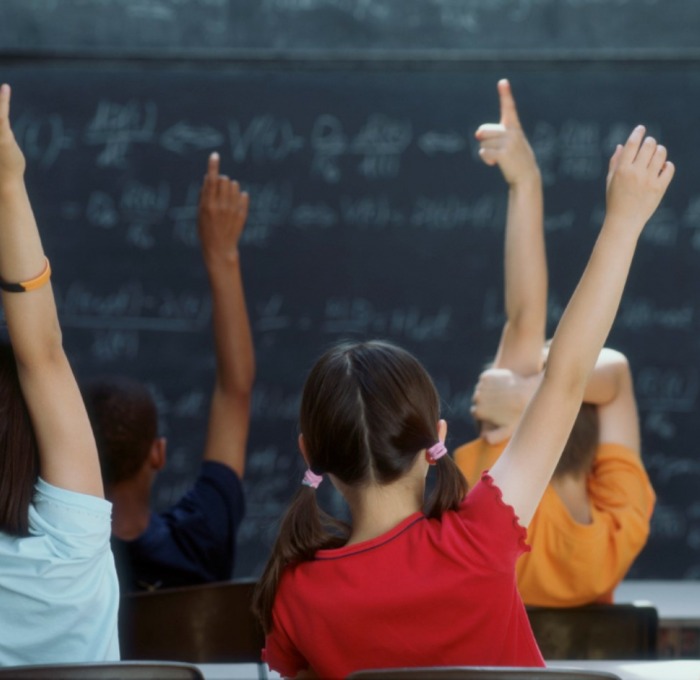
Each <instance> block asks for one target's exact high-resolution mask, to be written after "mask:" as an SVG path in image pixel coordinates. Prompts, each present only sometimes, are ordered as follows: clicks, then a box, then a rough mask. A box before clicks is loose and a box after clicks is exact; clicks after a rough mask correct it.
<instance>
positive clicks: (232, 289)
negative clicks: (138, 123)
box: [198, 154, 255, 477]
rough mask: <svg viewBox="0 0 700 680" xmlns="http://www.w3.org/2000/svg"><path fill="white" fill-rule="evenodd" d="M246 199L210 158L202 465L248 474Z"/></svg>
mask: <svg viewBox="0 0 700 680" xmlns="http://www.w3.org/2000/svg"><path fill="white" fill-rule="evenodd" d="M248 204H249V199H248V194H247V193H246V192H242V191H241V190H240V187H239V186H238V182H233V181H230V180H229V179H228V177H226V176H223V175H219V156H218V154H212V155H211V156H210V157H209V165H208V168H207V174H206V176H205V178H204V182H203V184H202V191H201V194H200V201H199V220H198V229H199V239H200V242H201V245H202V256H203V257H204V264H205V266H206V268H207V273H208V275H209V284H210V286H211V294H212V301H213V321H214V341H215V346H216V347H215V349H216V383H215V386H214V392H213V394H212V399H211V406H210V409H209V426H208V430H207V440H206V445H205V449H204V460H212V461H217V462H220V463H224V464H225V465H228V466H229V467H230V468H232V469H233V470H234V471H235V472H236V474H238V476H239V477H243V472H244V470H245V453H246V445H247V442H248V430H249V426H250V402H251V394H252V390H253V381H254V379H255V355H254V351H253V338H252V335H251V332H250V322H249V321H248V311H247V309H246V303H245V295H244V293H243V281H242V278H241V266H240V255H239V252H238V244H239V241H240V237H241V234H242V233H243V227H244V226H245V221H246V218H247V217H248Z"/></svg>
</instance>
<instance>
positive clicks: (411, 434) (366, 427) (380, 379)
mask: <svg viewBox="0 0 700 680" xmlns="http://www.w3.org/2000/svg"><path fill="white" fill-rule="evenodd" d="M439 418H440V402H439V397H438V394H437V391H436V389H435V386H434V385H433V382H432V380H431V379H430V376H429V375H428V374H427V372H426V371H425V369H424V368H423V367H422V366H421V364H420V363H419V362H418V360H417V359H416V358H415V357H413V356H412V355H411V354H410V353H408V352H406V351H405V350H402V349H400V348H399V347H395V346H393V345H390V344H388V343H385V342H376V341H375V342H366V343H354V344H343V345H339V346H337V347H335V348H333V349H332V350H330V351H328V352H326V354H324V355H323V356H322V357H321V359H320V360H319V361H318V362H317V363H316V365H315V366H314V367H313V369H312V370H311V372H310V374H309V376H308V378H307V380H306V384H305V386H304V392H303V395H302V400H301V413H300V427H301V432H302V433H303V435H304V441H305V445H306V452H307V455H308V458H309V461H308V462H309V466H310V467H311V469H312V470H313V471H314V472H315V473H317V474H323V473H331V474H332V475H334V476H335V477H337V478H338V479H339V480H340V481H341V482H343V483H344V484H347V485H349V486H354V485H356V484H368V483H375V484H390V483H391V482H393V481H395V480H397V479H398V478H399V477H401V476H402V475H403V474H405V473H406V472H407V471H408V470H409V469H410V468H411V467H412V465H413V463H414V461H415V457H416V453H417V452H418V451H420V450H421V449H425V448H427V447H430V446H432V445H433V444H434V443H435V442H436V441H437V439H438V435H437V422H438V420H439Z"/></svg>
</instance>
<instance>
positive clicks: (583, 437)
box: [553, 404, 600, 477]
mask: <svg viewBox="0 0 700 680" xmlns="http://www.w3.org/2000/svg"><path fill="white" fill-rule="evenodd" d="M599 433H600V424H599V419H598V407H597V406H596V405H595V404H581V408H580V410H579V412H578V415H577V416H576V420H575V421H574V426H573V428H572V429H571V434H570V435H569V439H568V440H567V441H566V446H565V447H564V451H563V452H562V454H561V458H559V462H558V463H557V467H556V468H555V470H554V475H553V476H554V477H564V476H568V475H574V476H579V475H587V474H588V473H589V472H590V471H591V467H592V466H593V460H594V459H595V455H596V450H597V448H598V439H599Z"/></svg>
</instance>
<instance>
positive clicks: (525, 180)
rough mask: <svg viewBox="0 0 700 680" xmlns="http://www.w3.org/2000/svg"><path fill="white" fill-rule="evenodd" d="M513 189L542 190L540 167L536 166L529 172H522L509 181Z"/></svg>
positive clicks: (518, 190)
mask: <svg viewBox="0 0 700 680" xmlns="http://www.w3.org/2000/svg"><path fill="white" fill-rule="evenodd" d="M508 186H509V187H510V190H511V191H516V192H520V191H528V192H534V191H537V192H539V191H541V190H542V175H541V174H540V169H539V168H538V167H537V166H535V167H534V168H532V169H530V170H529V171H528V172H524V173H521V174H520V175H518V176H517V177H514V178H513V179H512V180H511V181H509V182H508Z"/></svg>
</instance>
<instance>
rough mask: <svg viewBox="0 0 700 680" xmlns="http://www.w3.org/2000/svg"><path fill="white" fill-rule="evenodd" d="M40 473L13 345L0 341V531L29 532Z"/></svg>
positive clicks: (32, 430) (20, 534)
mask: <svg viewBox="0 0 700 680" xmlns="http://www.w3.org/2000/svg"><path fill="white" fill-rule="evenodd" d="M38 475H39V451H38V448H37V444H36V438H35V436H34V428H33V427H32V422H31V419H30V417H29V411H28V410H27V404H26V402H25V401H24V396H23V395H22V389H21V387H20V384H19V377H18V375H17V364H16V363H15V356H14V353H13V351H12V347H11V346H10V345H9V344H8V343H6V342H0V531H3V532H5V533H8V534H11V535H13V536H26V535H28V533H29V505H30V503H31V500H32V496H33V494H34V484H35V483H36V480H37V477H38Z"/></svg>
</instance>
